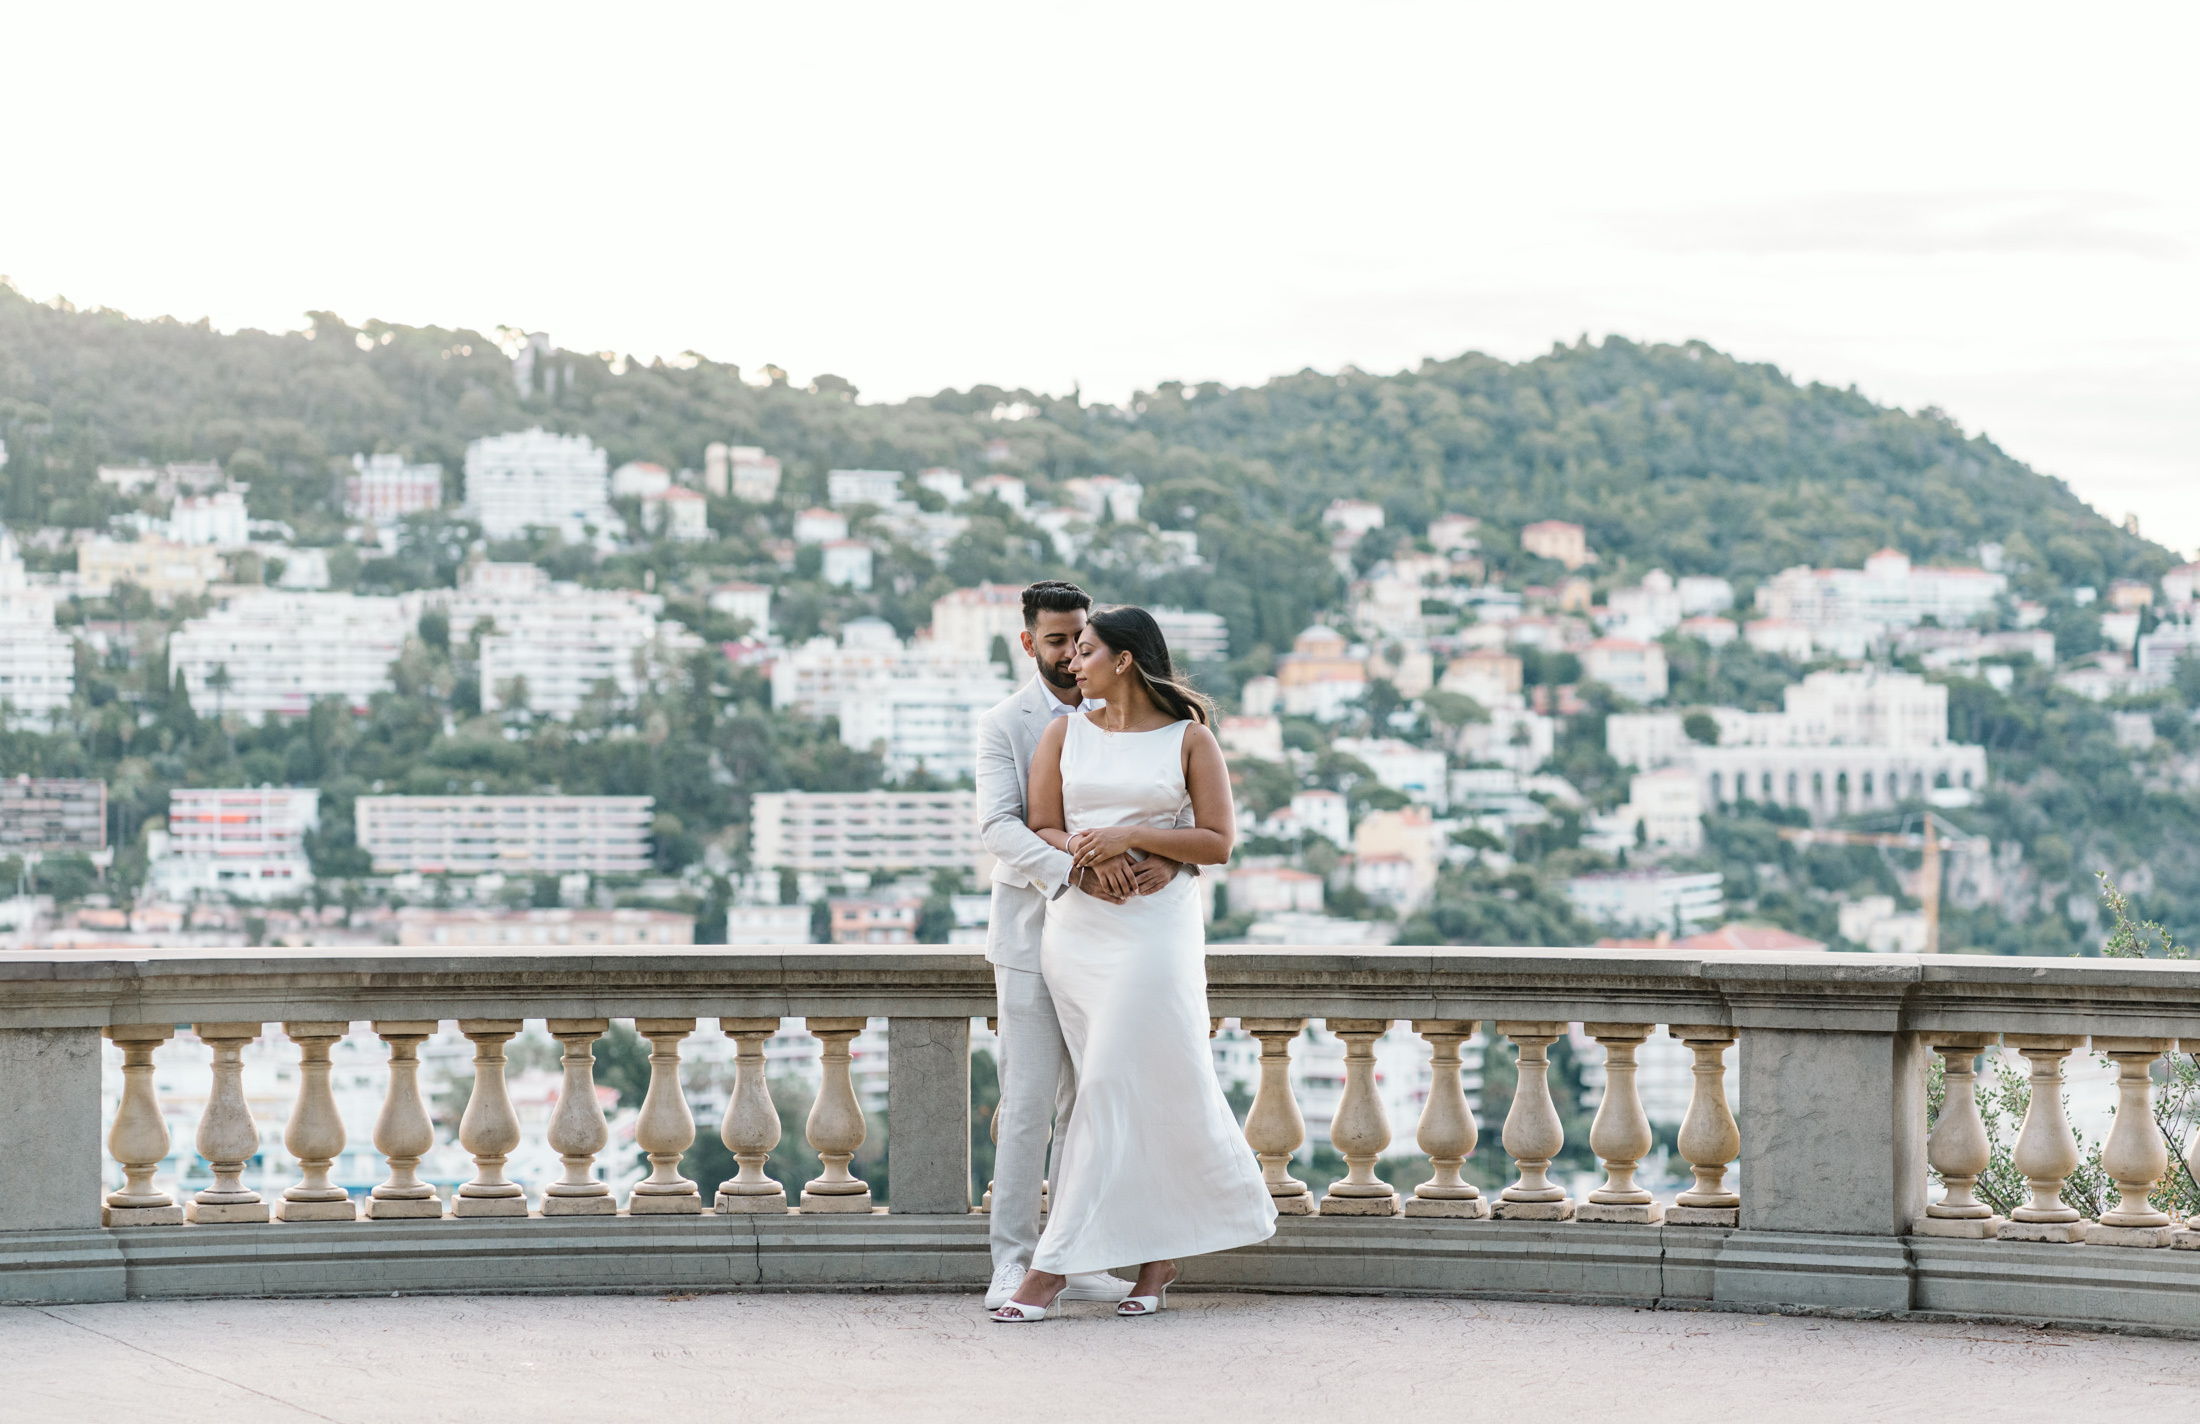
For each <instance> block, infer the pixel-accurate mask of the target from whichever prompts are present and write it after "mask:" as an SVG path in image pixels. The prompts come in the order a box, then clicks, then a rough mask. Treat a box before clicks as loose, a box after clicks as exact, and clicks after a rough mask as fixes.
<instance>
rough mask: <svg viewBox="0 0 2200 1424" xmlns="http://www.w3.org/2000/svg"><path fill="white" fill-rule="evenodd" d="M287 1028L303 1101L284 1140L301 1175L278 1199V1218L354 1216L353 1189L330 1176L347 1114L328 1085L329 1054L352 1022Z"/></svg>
mask: <svg viewBox="0 0 2200 1424" xmlns="http://www.w3.org/2000/svg"><path fill="white" fill-rule="evenodd" d="M283 1032H284V1033H286V1034H288V1035H289V1036H290V1041H291V1042H292V1043H295V1044H297V1045H298V1101H297V1103H296V1104H295V1105H293V1106H292V1108H291V1110H290V1125H289V1126H288V1127H287V1128H285V1129H284V1130H283V1146H285V1147H287V1148H289V1149H290V1155H291V1156H293V1157H295V1158H297V1159H298V1170H299V1173H300V1176H299V1180H297V1181H296V1182H293V1183H292V1184H291V1185H289V1186H287V1187H285V1188H283V1196H282V1200H280V1201H278V1202H276V1203H275V1219H276V1220H277V1221H350V1220H353V1219H354V1218H356V1217H357V1216H358V1214H359V1208H358V1205H357V1204H356V1203H355V1202H353V1201H352V1199H351V1196H350V1194H349V1193H347V1192H345V1190H344V1189H343V1188H342V1187H339V1186H337V1185H336V1184H335V1183H334V1182H331V1181H330V1180H329V1179H328V1171H329V1168H330V1166H331V1165H333V1164H334V1163H335V1161H336V1158H337V1155H338V1154H339V1153H341V1152H342V1151H343V1150H344V1119H343V1115H342V1114H340V1113H339V1112H337V1111H336V1095H335V1094H334V1093H332V1092H330V1091H329V1084H328V1068H329V1064H328V1054H329V1050H330V1049H331V1048H333V1047H335V1045H336V1043H337V1041H338V1040H339V1039H341V1038H342V1037H343V1036H344V1035H345V1034H347V1033H350V1032H351V1025H350V1024H348V1023H286V1024H284V1025H283Z"/></svg>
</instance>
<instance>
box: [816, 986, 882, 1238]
mask: <svg viewBox="0 0 2200 1424" xmlns="http://www.w3.org/2000/svg"><path fill="white" fill-rule="evenodd" d="M803 1023H804V1025H805V1026H806V1027H807V1028H808V1029H809V1031H810V1033H811V1034H812V1035H813V1036H814V1037H815V1038H816V1039H817V1041H818V1061H819V1066H820V1067H821V1068H822V1069H823V1078H822V1080H821V1081H820V1082H819V1083H818V1087H817V1101H816V1102H814V1103H812V1104H810V1118H809V1122H808V1123H807V1124H806V1126H805V1128H804V1131H805V1133H806V1135H807V1136H808V1138H809V1141H810V1148H811V1150H812V1151H814V1152H816V1153H817V1160H818V1162H819V1163H820V1164H821V1165H822V1167H823V1169H824V1170H822V1171H820V1172H819V1173H818V1174H817V1175H816V1176H815V1177H812V1178H811V1179H810V1181H809V1182H808V1184H807V1185H805V1186H804V1187H803V1188H802V1209H803V1210H804V1211H841V1212H854V1211H866V1212H867V1211H869V1210H870V1209H871V1186H870V1183H868V1182H866V1181H864V1180H863V1179H862V1178H861V1177H856V1176H851V1175H850V1174H849V1172H848V1163H849V1161H850V1159H852V1158H853V1157H854V1156H855V1155H856V1149H857V1148H858V1147H861V1146H862V1145H863V1136H864V1128H863V1105H862V1104H861V1103H859V1102H857V1101H856V1088H855V1083H854V1082H853V1081H852V1080H851V1079H850V1078H849V1076H848V1062H849V1058H848V1040H849V1039H851V1038H854V1037H855V1036H856V1035H857V1034H859V1033H861V1032H863V1024H864V1021H863V1020H862V1019H859V1018H857V1019H849V1018H833V1019H805V1020H803Z"/></svg>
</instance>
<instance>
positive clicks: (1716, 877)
mask: <svg viewBox="0 0 2200 1424" xmlns="http://www.w3.org/2000/svg"><path fill="white" fill-rule="evenodd" d="M1725 884H1726V878H1725V877H1724V876H1722V875H1721V874H1720V873H1719V872H1718V871H1716V870H1707V871H1701V872H1697V873H1693V874H1679V873H1676V872H1674V871H1669V870H1615V871H1604V872H1599V873H1596V874H1592V875H1577V876H1575V877H1574V878H1573V879H1571V880H1569V881H1567V882H1566V898H1567V899H1568V900H1570V901H1572V902H1573V906H1574V908H1575V909H1577V910H1579V911H1580V912H1581V913H1582V915H1583V916H1584V917H1586V918H1588V919H1591V920H1594V921H1595V922H1596V923H1597V924H1599V925H1601V926H1604V927H1606V928H1609V929H1618V930H1640V931H1643V932H1645V933H1656V932H1657V931H1659V930H1666V931H1669V932H1670V933H1672V934H1673V935H1674V936H1675V937H1676V938H1678V937H1679V936H1681V935H1684V934H1687V933H1689V932H1691V931H1693V930H1697V929H1700V928H1702V927H1703V926H1705V925H1708V924H1715V923H1717V922H1718V920H1719V918H1720V917H1721V916H1722V915H1724V914H1725V913H1726V894H1725V890H1724V886H1725Z"/></svg>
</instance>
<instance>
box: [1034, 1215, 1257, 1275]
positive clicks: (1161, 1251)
mask: <svg viewBox="0 0 2200 1424" xmlns="http://www.w3.org/2000/svg"><path fill="white" fill-rule="evenodd" d="M1275 1234H1276V1223H1275V1221H1274V1219H1272V1218H1271V1219H1270V1221H1269V1223H1268V1227H1267V1229H1266V1230H1264V1231H1262V1232H1261V1233H1260V1235H1258V1236H1250V1237H1233V1238H1232V1239H1230V1240H1227V1241H1216V1242H1212V1243H1210V1242H1207V1241H1205V1240H1193V1241H1187V1242H1185V1243H1184V1244H1182V1245H1172V1244H1167V1243H1164V1244H1163V1245H1162V1246H1161V1247H1158V1248H1156V1249H1155V1250H1154V1252H1153V1254H1152V1255H1150V1256H1147V1257H1145V1258H1144V1259H1143V1260H1137V1261H1094V1262H1092V1263H1090V1264H1087V1263H1086V1262H1084V1261H1081V1260H1074V1259H1073V1260H1072V1262H1071V1264H1069V1265H1066V1266H1049V1265H1041V1264H1040V1263H1039V1258H1038V1256H1036V1255H1034V1256H1033V1257H1032V1261H1031V1269H1032V1270H1034V1271H1048V1272H1051V1273H1053V1274H1055V1275H1058V1276H1081V1275H1084V1274H1086V1273H1088V1272H1091V1271H1112V1270H1116V1269H1118V1268H1121V1267H1126V1266H1142V1265H1144V1264H1146V1262H1147V1261H1173V1260H1176V1259H1178V1258H1180V1257H1186V1256H1211V1255H1213V1254H1214V1253H1215V1252H1217V1251H1235V1250H1238V1249H1239V1248H1241V1247H1245V1246H1258V1245H1259V1244H1260V1243H1261V1242H1263V1241H1266V1240H1268V1239H1269V1238H1270V1237H1272V1236H1274V1235H1275Z"/></svg>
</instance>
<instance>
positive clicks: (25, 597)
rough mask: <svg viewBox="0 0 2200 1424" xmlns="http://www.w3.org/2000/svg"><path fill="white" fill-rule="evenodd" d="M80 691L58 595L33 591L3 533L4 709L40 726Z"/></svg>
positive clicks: (0, 682)
mask: <svg viewBox="0 0 2200 1424" xmlns="http://www.w3.org/2000/svg"><path fill="white" fill-rule="evenodd" d="M75 691H76V653H75V649H74V645H73V644H72V643H71V642H70V640H69V638H68V636H67V635H66V634H64V633H63V632H62V631H61V630H60V629H59V628H57V627H55V626H54V618H53V595H52V594H51V593H49V592H47V591H46V590H45V589H43V588H37V587H33V586H32V584H31V582H30V576H29V574H28V573H26V572H25V570H24V568H23V559H22V556H21V555H20V554H19V553H18V552H17V551H16V547H15V538H14V536H13V535H11V534H9V533H8V532H7V531H6V530H4V529H0V709H4V711H5V713H6V716H7V719H8V720H9V721H10V722H13V723H23V722H33V721H38V720H41V719H43V718H45V717H47V716H48V715H50V714H51V713H54V712H58V711H61V710H63V709H65V708H66V707H67V706H68V705H69V698H70V697H71V696H72V695H73V694H74V693H75Z"/></svg>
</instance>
